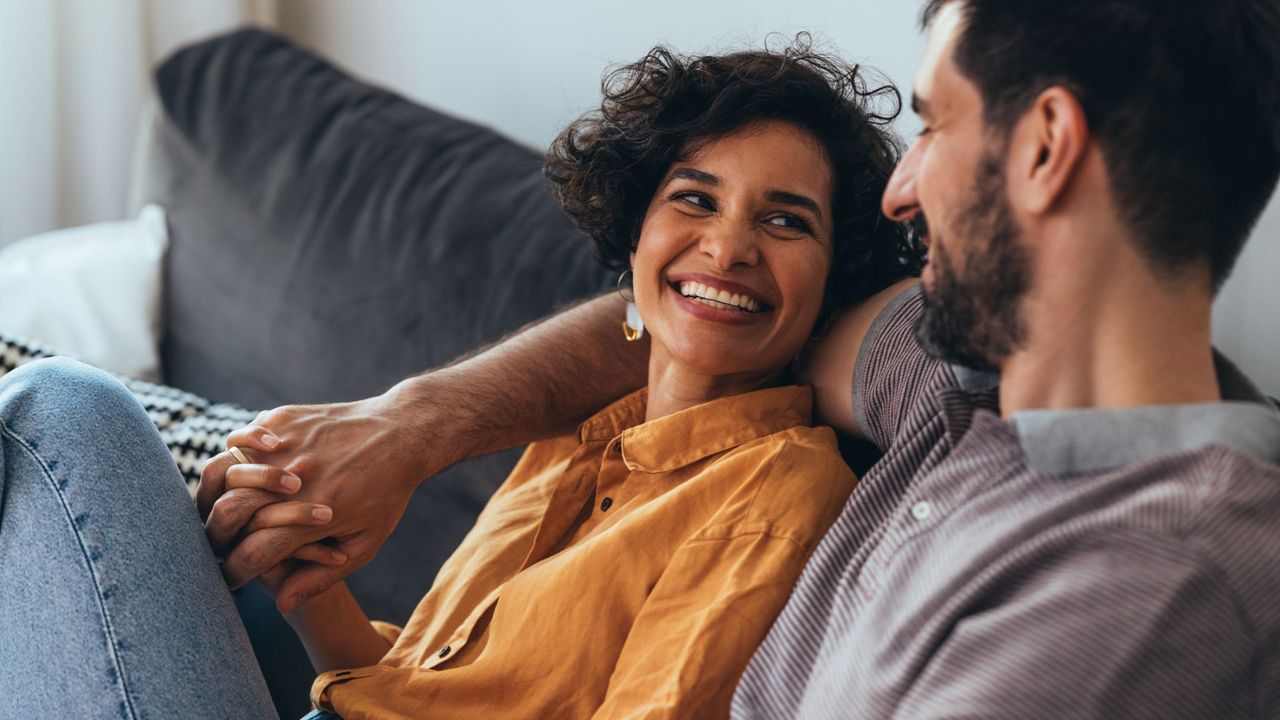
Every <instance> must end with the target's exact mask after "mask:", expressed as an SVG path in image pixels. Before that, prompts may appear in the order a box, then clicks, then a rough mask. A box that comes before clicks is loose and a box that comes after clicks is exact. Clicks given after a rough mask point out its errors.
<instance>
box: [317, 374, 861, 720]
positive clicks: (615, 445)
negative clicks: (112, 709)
mask: <svg viewBox="0 0 1280 720" xmlns="http://www.w3.org/2000/svg"><path fill="white" fill-rule="evenodd" d="M645 398H646V395H645V391H644V390H641V391H639V392H637V393H635V394H633V395H630V396H628V397H626V398H623V399H622V400H619V401H618V402H616V403H614V404H612V405H610V406H609V407H607V408H605V409H604V410H602V411H600V412H599V413H597V414H596V415H595V416H594V417H592V418H591V419H590V420H588V421H586V422H585V423H583V424H582V425H581V427H580V428H579V430H578V433H577V434H576V435H566V436H563V437H560V438H556V439H554V440H549V441H546V442H540V443H535V444H533V445H531V446H529V449H528V450H527V451H526V452H525V454H524V456H523V457H522V458H521V460H520V462H519V464H517V465H516V467H515V469H514V470H513V471H512V473H511V476H510V477H509V478H507V480H506V482H505V483H504V484H503V485H502V487H501V488H499V489H498V491H497V492H496V493H495V494H494V496H493V498H492V499H490V501H489V504H488V505H487V506H486V507H485V509H484V511H483V512H482V513H481V514H480V517H479V518H478V519H477V521H476V525H475V528H473V529H472V531H471V532H470V533H469V534H468V535H467V537H466V538H465V539H464V540H463V542H462V544H461V546H460V547H459V548H458V550H457V551H456V552H455V553H454V554H453V556H452V557H451V558H450V559H449V560H448V562H446V563H445V565H444V566H443V567H442V568H441V570H440V574H439V575H438V576H437V578H436V582H435V584H434V585H433V586H432V588H431V591H430V592H428V593H427V595H426V597H424V598H423V599H422V602H420V603H419V604H418V607H417V609H416V610H415V611H414V613H413V615H412V617H411V618H410V619H409V622H408V624H407V625H406V626H405V627H404V629H403V630H400V629H398V628H395V627H392V626H389V625H385V624H381V623H375V626H376V627H378V629H379V632H382V633H383V634H384V635H386V636H387V637H389V638H392V639H393V642H394V646H393V647H392V648H391V651H390V652H388V653H387V655H386V656H385V657H384V658H383V659H382V661H381V662H380V663H379V664H377V665H374V666H371V667H365V668H359V669H353V670H342V671H336V672H328V673H325V674H323V675H321V676H320V677H319V678H317V679H316V681H315V684H314V686H313V687H312V691H311V692H312V701H313V702H314V703H315V704H316V705H317V706H318V707H323V708H328V709H332V710H334V711H335V712H337V713H339V714H340V715H342V716H343V717H344V718H347V719H348V720H358V719H359V718H450V719H466V718H484V719H485V720H493V719H494V718H591V717H596V718H701V717H724V716H727V715H728V710H729V701H730V697H731V695H732V693H733V688H734V686H735V684H736V683H737V681H738V678H739V676H740V675H741V674H742V672H743V670H744V668H745V667H746V664H747V661H748V659H749V658H750V657H751V655H752V653H753V652H754V651H755V649H756V647H757V646H758V645H759V644H760V642H761V641H762V640H763V639H764V636H765V633H766V632H767V631H768V629H769V626H770V625H772V624H773V620H774V618H775V617H776V616H777V614H778V613H779V612H780V611H781V609H782V606H783V605H784V604H785V603H786V600H787V597H788V595H789V594H790V592H791V587H792V585H794V584H795V582H796V579H797V578H798V577H799V575H800V570H801V568H802V567H803V566H804V563H805V560H806V559H807V558H808V556H809V553H810V552H811V551H812V550H813V548H814V546H815V545H816V544H817V542H818V540H819V538H821V537H822V535H823V533H824V532H825V531H826V530H827V528H828V527H829V526H830V525H831V523H832V522H834V520H835V518H836V516H837V514H838V513H839V511H840V509H841V507H842V506H843V505H844V503H845V501H846V500H847V499H848V497H849V494H850V493H851V492H852V490H853V486H854V483H855V479H854V477H853V473H852V472H851V471H850V470H849V468H848V467H847V466H846V465H845V463H844V461H843V460H842V459H841V457H840V454H839V451H838V450H837V447H836V438H835V434H834V433H833V432H832V431H831V430H830V429H829V428H825V427H822V428H812V427H808V426H807V425H808V423H809V422H810V419H811V416H812V405H813V399H812V393H811V391H810V390H809V388H807V387H782V388H771V389H766V390H758V391H755V392H751V393H746V394H742V395H736V396H732V397H726V398H721V399H718V400H714V401H712V402H708V403H705V404H702V405H699V406H697V407H693V408H690V409H687V410H684V411H681V412H678V413H674V414H672V415H668V416H666V417H663V418H659V419H657V420H654V421H652V422H647V423H646V422H643V420H644V414H645Z"/></svg>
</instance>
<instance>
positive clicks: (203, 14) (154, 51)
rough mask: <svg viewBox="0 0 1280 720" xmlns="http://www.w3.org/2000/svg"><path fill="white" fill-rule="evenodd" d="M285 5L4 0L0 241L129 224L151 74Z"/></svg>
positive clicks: (237, 0)
mask: <svg viewBox="0 0 1280 720" xmlns="http://www.w3.org/2000/svg"><path fill="white" fill-rule="evenodd" d="M275 22H276V11H275V0H0V246H3V245H5V244H7V243H9V242H12V241H14V240H17V239H20V238H23V237H26V236H28V235H33V234H36V233H39V232H44V231H46V230H52V229H55V228H60V227H69V226H74V225H82V224H85V223H90V222H98V221H103V220H116V219H120V218H122V217H124V215H125V212H126V208H125V195H126V189H127V187H128V173H129V164H130V157H131V153H132V145H133V139H134V136H135V134H136V130H137V127H138V122H139V117H140V113H141V112H142V110H143V108H144V106H145V105H146V102H147V98H148V95H149V93H150V80H149V78H150V68H151V66H152V65H153V63H154V62H155V61H156V60H158V59H160V58H162V57H164V56H165V55H166V54H167V53H169V52H170V51H172V50H173V49H174V48H176V47H178V46H180V45H183V44H186V43H188V42H191V41H193V40H197V39H200V38H202V37H206V36H208V35H211V34H214V33H218V32H222V31H225V30H229V29H231V28H234V27H237V26H240V25H244V24H259V25H266V26H274V25H275Z"/></svg>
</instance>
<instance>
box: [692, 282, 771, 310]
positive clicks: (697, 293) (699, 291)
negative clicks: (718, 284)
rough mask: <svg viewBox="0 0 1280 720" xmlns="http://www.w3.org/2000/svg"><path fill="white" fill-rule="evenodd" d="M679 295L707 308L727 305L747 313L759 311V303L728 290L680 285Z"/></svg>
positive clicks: (693, 284) (700, 285)
mask: <svg viewBox="0 0 1280 720" xmlns="http://www.w3.org/2000/svg"><path fill="white" fill-rule="evenodd" d="M680 294H681V295H684V296H685V297H687V298H693V299H696V300H700V301H703V302H702V304H703V305H707V306H709V307H719V306H722V305H727V306H729V307H734V308H738V309H740V310H746V311H748V312H756V311H758V310H759V309H760V302H759V301H758V300H756V299H755V298H752V297H748V296H747V295H742V294H738V293H730V292H729V291H728V290H719V289H717V288H713V287H708V286H706V285H703V284H702V283H700V282H693V281H689V282H682V283H680Z"/></svg>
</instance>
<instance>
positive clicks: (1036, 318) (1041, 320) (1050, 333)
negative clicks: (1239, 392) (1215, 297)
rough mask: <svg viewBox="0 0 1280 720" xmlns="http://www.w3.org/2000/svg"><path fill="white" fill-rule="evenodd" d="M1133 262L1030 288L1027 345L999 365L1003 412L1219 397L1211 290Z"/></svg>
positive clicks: (1026, 307) (1007, 414) (1062, 275)
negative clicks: (1161, 276) (1170, 278)
mask: <svg viewBox="0 0 1280 720" xmlns="http://www.w3.org/2000/svg"><path fill="white" fill-rule="evenodd" d="M1139 262H1141V261H1139V260H1137V259H1136V258H1128V259H1122V260H1121V261H1120V263H1119V264H1120V267H1119V268H1118V269H1117V268H1115V267H1112V268H1109V269H1103V268H1095V269H1096V270H1097V272H1096V273H1085V274H1079V273H1060V274H1059V275H1058V276H1057V278H1050V279H1049V280H1048V281H1047V282H1044V283H1040V284H1039V288H1037V289H1036V290H1033V291H1032V294H1031V295H1030V296H1029V297H1028V298H1027V300H1026V301H1025V304H1024V308H1023V309H1024V313H1025V314H1024V319H1025V321H1026V324H1027V329H1028V334H1029V337H1028V342H1027V344H1026V347H1025V348H1024V349H1022V350H1020V351H1018V352H1016V353H1015V354H1014V355H1012V356H1011V357H1009V358H1008V360H1007V361H1006V362H1005V363H1003V364H1002V366H1001V374H1000V406H1001V411H1002V413H1003V415H1004V416H1005V417H1006V418H1007V417H1011V416H1012V415H1013V413H1015V412H1017V411H1019V410H1032V409H1067V408H1121V407H1134V406H1139V405H1166V404H1182V403H1197V402H1215V401H1218V400H1220V399H1221V393H1220V391H1219V388H1218V381H1217V376H1216V374H1215V371H1214V364H1213V348H1212V344H1211V339H1210V327H1209V321H1210V314H1211V308H1212V298H1211V296H1209V294H1208V293H1206V292H1203V291H1200V290H1198V289H1197V288H1199V287H1200V286H1199V285H1198V284H1197V283H1194V282H1186V283H1177V282H1172V281H1162V280H1160V279H1158V278H1156V277H1155V276H1153V275H1151V274H1149V273H1147V272H1145V271H1139V268H1138V265H1137V263H1139ZM1126 265H1127V266H1128V267H1126ZM1144 267H1145V265H1144ZM1108 270H1109V271H1108ZM1073 277H1074V278H1080V280H1077V281H1074V282H1073V280H1072V278H1073Z"/></svg>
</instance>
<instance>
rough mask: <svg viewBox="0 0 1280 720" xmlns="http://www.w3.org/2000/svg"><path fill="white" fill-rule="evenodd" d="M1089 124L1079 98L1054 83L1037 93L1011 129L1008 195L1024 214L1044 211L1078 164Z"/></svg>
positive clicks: (1085, 145) (1037, 213)
mask: <svg viewBox="0 0 1280 720" xmlns="http://www.w3.org/2000/svg"><path fill="white" fill-rule="evenodd" d="M1088 143H1089V123H1088V121H1087V120H1085V116H1084V108H1083V107H1081V106H1080V101H1079V100H1078V99H1077V98H1076V96H1075V95H1074V94H1073V93H1072V92H1071V91H1070V90H1067V89H1066V88H1064V87H1062V86H1059V85H1055V86H1054V87H1051V88H1048V89H1046V90H1045V91H1044V92H1042V93H1040V95H1039V97H1037V98H1036V100H1035V102H1034V103H1033V104H1032V105H1031V107H1030V108H1029V109H1028V110H1027V112H1026V113H1024V114H1023V116H1022V118H1021V119H1020V120H1019V121H1018V124H1017V125H1016V126H1015V128H1014V132H1013V135H1012V137H1011V138H1010V146H1009V156H1008V157H1009V162H1010V166H1009V167H1008V168H1007V171H1008V173H1009V175H1008V177H1009V178H1010V180H1011V182H1010V183H1009V192H1010V198H1011V199H1012V201H1013V202H1014V203H1015V204H1016V205H1018V206H1020V209H1021V210H1022V211H1023V212H1026V213H1029V214H1033V215H1039V214H1043V213H1045V212H1048V211H1049V210H1050V209H1052V208H1053V206H1054V205H1055V204H1056V203H1057V202H1058V200H1059V199H1061V197H1062V194H1063V192H1065V191H1066V188H1067V187H1068V186H1069V185H1070V184H1071V180H1072V178H1073V177H1074V176H1075V173H1076V171H1077V170H1078V169H1079V168H1080V162H1081V160H1082V159H1083V158H1084V154H1085V148H1086V147H1087V145H1088Z"/></svg>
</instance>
